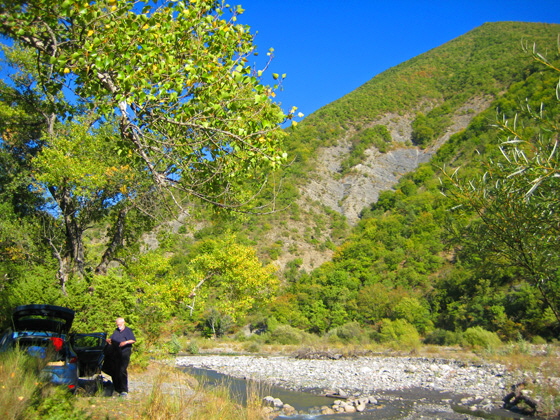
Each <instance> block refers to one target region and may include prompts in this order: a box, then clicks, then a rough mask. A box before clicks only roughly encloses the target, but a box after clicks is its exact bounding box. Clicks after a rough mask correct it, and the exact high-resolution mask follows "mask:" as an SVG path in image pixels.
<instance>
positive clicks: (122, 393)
mask: <svg viewBox="0 0 560 420" xmlns="http://www.w3.org/2000/svg"><path fill="white" fill-rule="evenodd" d="M119 395H120V396H121V397H127V396H128V393H127V392H121V393H120V394H119Z"/></svg>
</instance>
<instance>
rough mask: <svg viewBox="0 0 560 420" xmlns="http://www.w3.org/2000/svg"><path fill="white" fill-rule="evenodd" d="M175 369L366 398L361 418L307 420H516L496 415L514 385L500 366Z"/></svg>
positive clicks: (305, 364)
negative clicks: (366, 402)
mask: <svg viewBox="0 0 560 420" xmlns="http://www.w3.org/2000/svg"><path fill="white" fill-rule="evenodd" d="M176 364H177V366H180V367H188V368H196V369H203V370H206V371H208V372H217V373H218V374H221V375H227V376H228V377H231V378H236V379H237V380H241V381H260V382H263V383H266V384H269V385H270V386H272V387H279V388H281V389H284V390H289V391H293V392H296V393H298V392H300V393H308V394H309V395H313V396H324V395H331V396H333V395H334V396H336V395H343V396H344V398H343V399H352V398H360V397H361V398H366V397H367V398H370V399H371V400H372V401H374V402H375V404H368V405H367V410H365V411H364V412H361V413H356V414H353V415H349V414H336V415H334V416H331V417H329V416H320V415H319V416H318V417H313V418H320V419H330V418H333V419H341V420H342V419H382V418H383V419H385V418H392V419H408V418H410V419H412V418H425V419H449V420H455V419H457V420H464V419H476V418H488V419H513V418H517V419H519V418H523V416H522V415H520V414H516V413H511V412H509V411H506V410H502V409H501V406H502V398H503V397H504V396H505V395H506V394H507V393H508V392H509V387H510V386H511V385H512V384H514V383H515V382H516V378H514V377H513V376H512V374H510V373H509V372H508V371H507V369H506V368H505V366H503V365H500V364H490V363H477V362H463V361H457V360H448V359H442V358H427V357H384V356H383V357H382V356H380V357H358V358H352V359H339V360H330V359H326V360H309V359H297V358H294V357H290V356H283V355H267V356H251V355H243V356H225V355H193V356H180V357H178V358H177V360H176ZM273 397H276V396H275V395H273ZM288 398H289V397H288ZM294 398H295V397H294ZM288 403H289V404H290V405H293V404H292V403H290V401H288ZM325 404H327V403H325ZM296 405H297V404H296ZM300 405H301V404H300ZM309 410H315V411H312V412H313V413H314V414H318V413H317V410H316V407H312V408H311V407H310V408H308V409H307V411H306V409H305V408H302V409H300V407H297V415H295V416H294V415H292V416H291V418H310V417H309ZM298 416H304V417H298Z"/></svg>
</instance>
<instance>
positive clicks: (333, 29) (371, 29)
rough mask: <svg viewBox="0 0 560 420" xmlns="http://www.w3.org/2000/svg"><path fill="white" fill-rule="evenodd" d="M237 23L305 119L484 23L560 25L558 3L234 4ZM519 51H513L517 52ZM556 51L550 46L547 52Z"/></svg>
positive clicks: (308, 0)
mask: <svg viewBox="0 0 560 420" xmlns="http://www.w3.org/2000/svg"><path fill="white" fill-rule="evenodd" d="M230 4H232V5H233V4H240V5H241V6H242V7H243V8H244V9H245V12H244V14H243V15H242V16H240V17H239V20H238V22H239V23H243V24H246V25H249V26H250V27H251V28H252V33H255V32H257V35H256V39H255V44H256V45H257V46H258V51H259V53H260V55H259V57H260V58H259V59H261V60H264V58H265V57H266V52H267V51H268V49H269V48H271V47H272V48H274V50H275V51H274V54H275V59H274V62H273V63H272V65H271V67H270V70H269V71H268V75H269V76H268V78H266V77H265V79H264V82H265V83H267V84H273V80H272V78H271V76H270V75H271V73H273V72H274V73H279V74H283V73H286V74H287V77H286V79H285V81H284V82H283V89H284V90H283V91H282V92H279V93H278V96H277V97H276V99H277V101H278V102H281V103H282V107H283V108H284V110H286V111H287V110H289V109H290V108H291V107H292V106H297V107H298V111H301V112H303V113H304V114H305V115H309V114H311V113H312V112H313V111H316V110H317V109H319V108H321V107H322V106H324V105H327V104H328V103H330V102H332V101H334V100H336V99H338V98H340V97H342V96H344V95H345V94H347V93H349V92H351V91H353V90H354V89H356V88H357V87H359V86H361V85H362V84H363V83H365V82H367V81H368V80H370V79H371V78H373V77H374V76H375V75H376V74H379V73H381V72H383V71H384V70H387V69H389V68H391V67H393V66H395V65H397V64H399V63H402V62H403V61H406V60H408V59H410V58H412V57H415V56H417V55H419V54H422V53H423V52H426V51H429V50H431V49H432V48H435V47H438V46H440V45H442V44H444V43H446V42H447V41H450V40H452V39H454V38H457V37H458V36H460V35H462V34H464V33H466V32H468V31H470V30H471V29H474V28H476V27H478V26H480V25H482V24H483V23H485V22H498V21H522V22H547V23H560V0H533V1H527V0H524V1H519V0H509V1H503V0H446V1H428V0H416V1H404V0H403V1H399V0H343V1H340V0H339V1H334V0H322V1H318V0H230ZM512 47H515V46H512ZM549 47H552V46H549Z"/></svg>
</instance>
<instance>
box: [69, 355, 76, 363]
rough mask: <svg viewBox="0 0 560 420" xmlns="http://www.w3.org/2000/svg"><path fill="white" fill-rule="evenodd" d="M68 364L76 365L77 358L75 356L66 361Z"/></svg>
mask: <svg viewBox="0 0 560 420" xmlns="http://www.w3.org/2000/svg"><path fill="white" fill-rule="evenodd" d="M68 363H78V358H77V357H76V356H74V357H71V358H70V360H68Z"/></svg>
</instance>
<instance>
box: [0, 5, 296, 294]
mask: <svg viewBox="0 0 560 420" xmlns="http://www.w3.org/2000/svg"><path fill="white" fill-rule="evenodd" d="M242 11H243V10H242V9H241V8H240V7H237V8H230V7H229V6H227V5H225V3H222V2H220V1H211V0H197V1H194V0H193V1H190V2H189V1H175V2H171V1H169V2H168V1H164V2H158V3H156V4H154V5H151V4H148V3H147V2H138V1H122V2H116V1H114V0H108V1H97V2H85V3H80V2H75V1H68V0H67V1H63V2H54V3H53V2H52V1H49V0H31V1H5V2H0V33H1V34H2V35H4V36H6V37H8V38H9V39H10V40H11V42H16V45H21V46H23V47H24V48H27V49H29V50H31V51H32V53H33V57H34V58H33V61H29V60H27V61H26V62H25V67H26V69H27V71H28V74H29V75H30V79H28V80H32V82H30V83H29V84H28V88H30V89H31V90H32V91H33V92H32V93H33V94H31V91H29V90H28V93H29V94H28V96H27V98H28V99H33V100H34V101H38V102H39V103H40V107H36V108H33V109H32V110H30V111H29V115H31V116H33V118H35V119H37V120H38V124H37V126H36V127H35V130H36V132H35V133H34V135H32V136H31V137H32V139H33V141H31V142H29V141H28V142H27V143H25V144H28V145H29V144H31V145H33V146H34V147H36V148H37V151H36V152H35V153H34V154H33V163H34V164H35V165H36V166H35V169H36V171H35V175H36V178H35V180H36V181H37V182H36V184H35V186H36V187H37V189H40V188H41V187H42V188H45V189H46V191H48V193H49V194H50V195H51V197H53V198H54V200H55V201H56V204H57V207H58V211H59V212H60V213H61V215H62V216H61V217H62V221H63V223H64V228H63V229H64V240H63V246H62V247H61V246H58V247H57V245H56V244H55V241H54V240H53V241H52V244H53V249H54V250H55V255H56V256H57V258H58V259H59V263H60V267H61V270H60V272H59V278H60V280H61V283H62V284H63V285H64V283H65V281H66V278H67V276H68V273H69V272H71V271H72V267H69V265H70V266H73V267H74V268H77V270H78V271H80V272H82V271H83V270H84V267H83V255H82V254H83V244H82V243H81V235H82V234H83V232H84V230H85V229H87V228H88V227H89V226H90V224H91V223H92V222H93V221H95V220H99V217H100V215H103V216H106V215H107V209H108V208H113V207H115V208H116V209H117V210H116V211H114V212H113V214H114V215H113V216H112V217H113V223H112V228H111V233H112V235H111V238H112V239H111V243H110V244H109V246H108V247H107V252H105V253H104V256H103V261H102V262H101V263H100V264H99V265H98V270H97V271H98V272H99V273H103V272H105V271H106V267H107V264H108V262H109V261H110V260H111V259H113V258H115V252H116V250H117V248H119V247H122V245H123V238H124V235H123V229H124V227H123V224H124V221H125V220H126V215H127V213H128V212H129V210H130V208H132V207H134V208H137V209H140V210H141V211H143V212H144V213H150V210H151V209H150V208H147V207H146V206H145V203H149V204H150V205H152V204H153V203H154V200H153V196H154V194H156V195H157V196H158V197H160V198H159V199H160V200H161V197H162V196H161V194H164V193H166V194H167V195H168V197H171V200H172V201H173V202H175V203H176V204H178V205H179V206H180V205H181V202H180V200H181V197H185V194H186V196H190V197H196V198H198V199H201V200H204V201H206V202H209V203H211V204H213V205H215V206H217V207H219V208H232V209H236V210H241V211H244V210H248V209H249V208H250V202H251V199H252V198H254V196H255V194H256V192H258V191H259V190H260V188H261V187H262V186H263V185H264V183H265V182H266V173H267V172H268V171H269V170H270V169H274V168H276V167H278V166H279V165H280V164H282V162H283V161H284V160H285V158H286V154H285V152H284V151H283V149H282V138H283V132H282V131H281V130H280V127H279V124H280V123H282V122H283V121H285V119H286V118H291V114H290V115H285V114H284V112H283V111H282V110H281V108H280V107H279V106H278V105H277V104H275V103H274V102H273V100H272V98H273V97H274V90H275V89H276V88H277V86H268V85H265V84H264V83H263V81H262V71H261V70H257V69H255V68H254V67H253V65H252V63H251V62H250V58H251V56H252V54H254V53H255V46H254V44H253V36H252V35H251V33H250V31H249V28H248V27H247V26H244V25H240V24H238V23H237V22H236V21H237V18H238V16H239V15H240V14H241V13H242ZM31 65H32V68H31V67H30V66H31ZM28 102H29V101H28ZM37 110H40V112H36V111H37ZM10 118H11V117H10V116H9V115H6V120H10ZM28 128H29V127H28ZM37 131H38V132H37ZM28 132H29V130H28ZM8 135H9V131H7V130H4V131H3V133H2V140H3V141H4V142H6V140H7V139H8ZM45 146H46V147H45ZM96 158H97V163H98V164H97V165H96ZM148 181H149V182H148ZM177 190H179V191H181V192H182V193H181V194H176V193H172V191H177ZM147 195H150V196H151V197H152V199H149V200H139V197H143V198H146V197H147ZM131 202H133V204H130V203H131ZM85 204H87V205H85ZM96 215H97V216H96ZM96 217H97V219H96ZM51 238H54V235H51ZM57 250H62V252H58V251H57ZM57 252H58V255H57ZM59 257H61V258H59ZM65 261H69V263H67V262H65Z"/></svg>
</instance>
